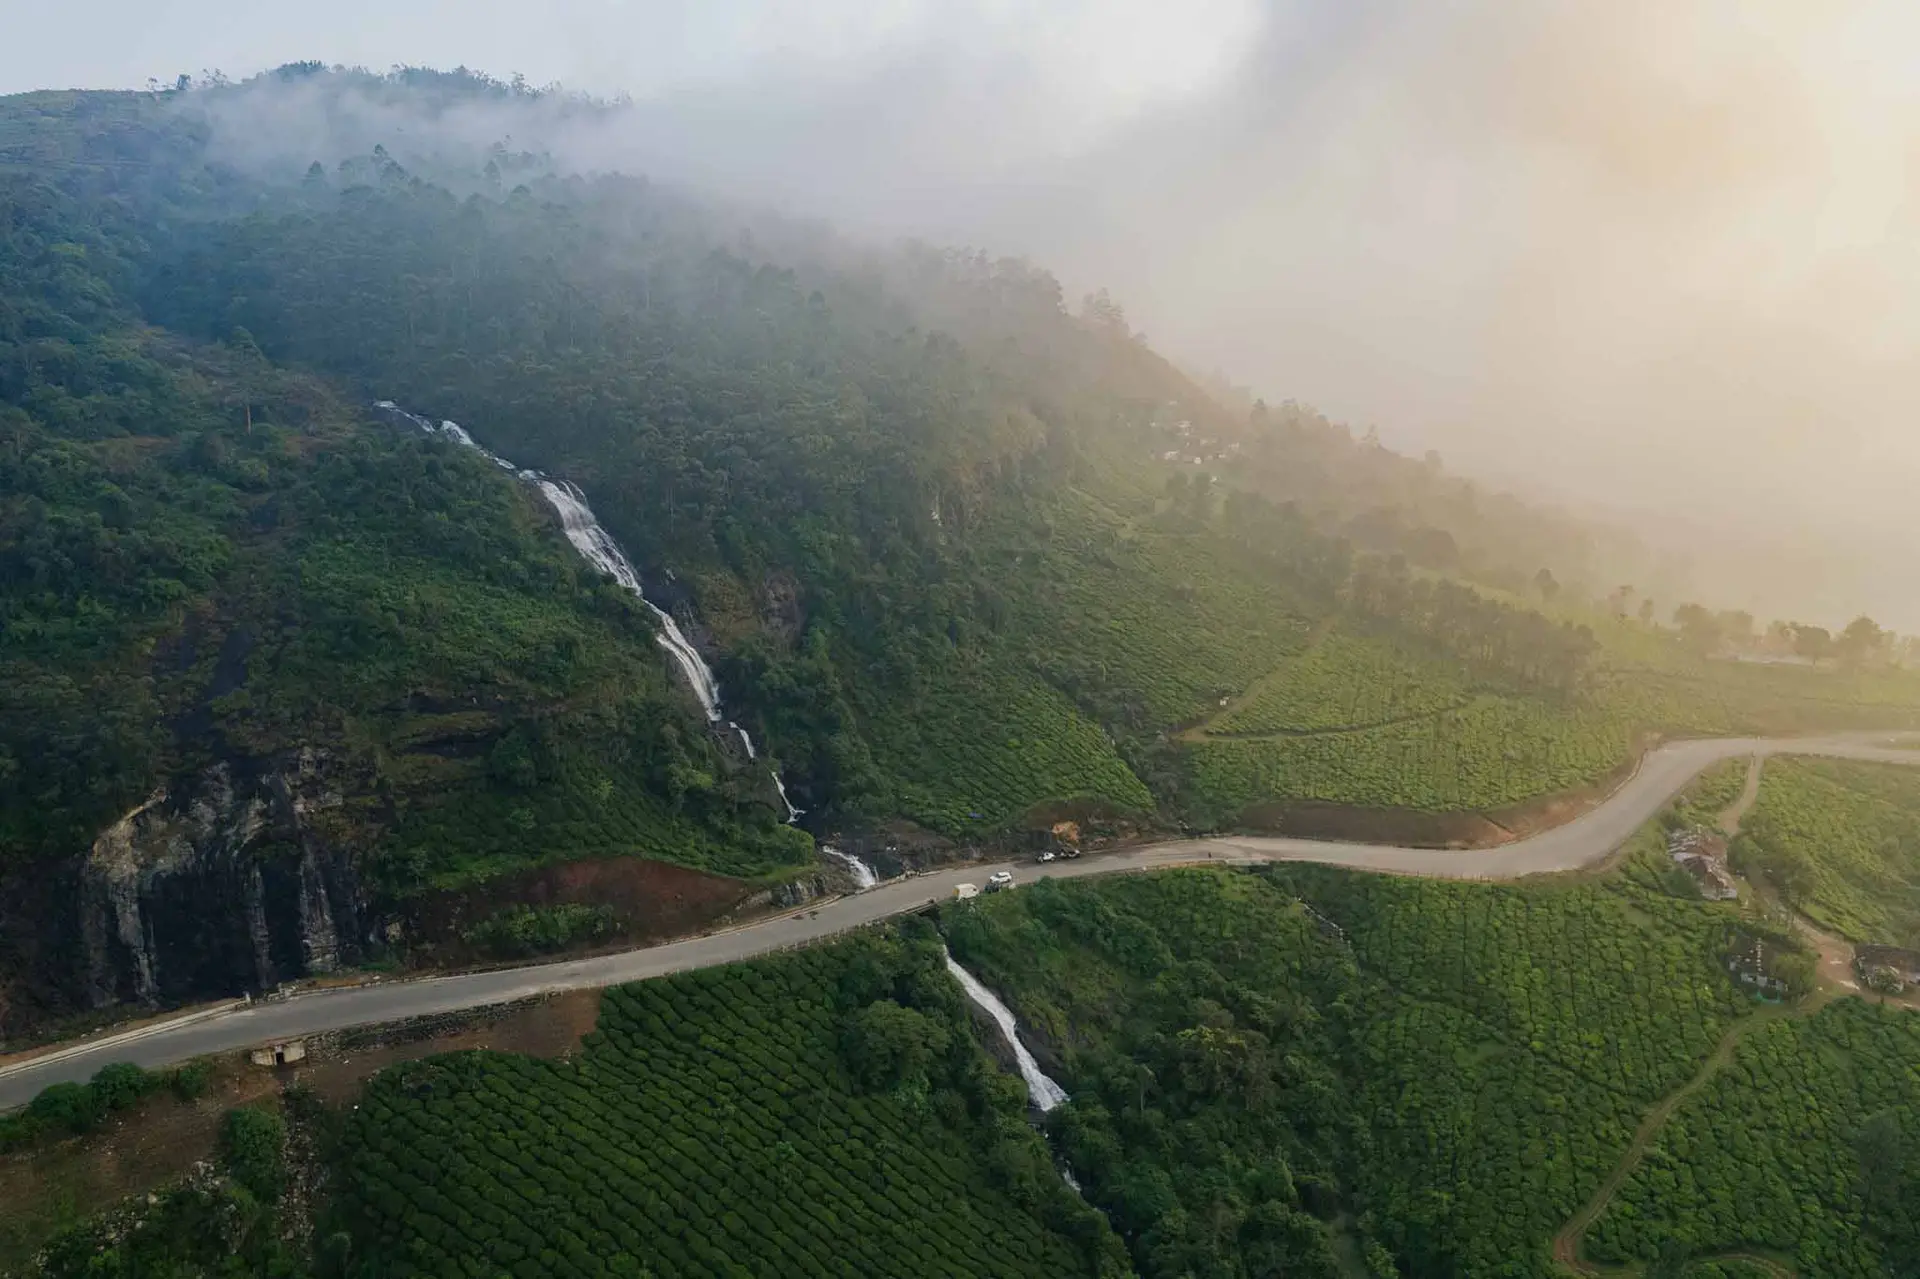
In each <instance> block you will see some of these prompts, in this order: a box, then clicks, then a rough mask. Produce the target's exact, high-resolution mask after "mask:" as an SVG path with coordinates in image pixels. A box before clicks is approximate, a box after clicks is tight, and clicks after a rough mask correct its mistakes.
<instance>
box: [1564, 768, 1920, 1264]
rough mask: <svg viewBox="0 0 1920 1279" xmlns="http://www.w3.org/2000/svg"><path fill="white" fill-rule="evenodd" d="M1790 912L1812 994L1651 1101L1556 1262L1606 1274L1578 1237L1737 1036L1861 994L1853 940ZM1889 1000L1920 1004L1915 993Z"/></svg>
mask: <svg viewBox="0 0 1920 1279" xmlns="http://www.w3.org/2000/svg"><path fill="white" fill-rule="evenodd" d="M1765 767H1766V756H1765V755H1762V754H1759V753H1756V754H1755V755H1754V756H1753V758H1752V759H1751V760H1749V761H1748V764H1747V780H1746V785H1745V786H1743V787H1742V788H1741V791H1740V796H1739V798H1738V799H1736V800H1734V802H1733V803H1732V804H1730V805H1728V806H1727V808H1726V809H1725V811H1723V812H1722V813H1721V814H1720V817H1719V827H1720V829H1721V830H1722V831H1723V832H1725V834H1726V835H1727V837H1728V838H1729V839H1731V838H1733V837H1734V836H1736V835H1738V834H1739V833H1740V823H1741V822H1742V821H1743V820H1744V819H1745V818H1746V816H1747V814H1748V813H1750V812H1752V811H1753V806H1754V804H1756V803H1757V802H1759V799H1760V777H1761V773H1762V770H1764V769H1765ZM1749 888H1750V889H1751V891H1753V892H1755V893H1756V894H1757V893H1759V891H1760V890H1759V889H1758V888H1755V887H1753V886H1752V885H1749ZM1768 900H1771V899H1770V898H1769V899H1768ZM1789 913H1790V915H1791V918H1792V920H1793V926H1794V928H1795V929H1796V930H1797V931H1798V932H1799V933H1800V935H1801V936H1802V937H1803V938H1804V939H1805V940H1806V942H1807V943H1808V945H1810V946H1812V947H1813V948H1814V950H1815V952H1816V953H1817V954H1818V955H1819V957H1820V964H1819V970H1818V983H1817V985H1816V988H1815V990H1814V991H1813V993H1812V994H1810V995H1809V996H1808V997H1807V998H1805V999H1803V1000H1801V1001H1800V1002H1799V1003H1798V1004H1793V1005H1777V1006H1763V1007H1762V1008H1761V1009H1760V1010H1759V1011H1758V1012H1755V1013H1752V1014H1750V1015H1749V1016H1747V1017H1744V1018H1742V1019H1741V1020H1740V1021H1738V1022H1735V1023H1734V1024H1733V1025H1732V1026H1731V1027H1729V1028H1728V1030H1727V1033H1726V1034H1725V1035H1723V1036H1722V1037H1721V1039H1720V1042H1719V1043H1718V1044H1716V1045H1715V1046H1714V1050H1713V1052H1712V1053H1711V1054H1709V1055H1708V1057H1707V1060H1706V1061H1705V1062H1704V1063H1702V1065H1701V1067H1700V1070H1699V1071H1698V1072H1697V1073H1696V1074H1695V1075H1694V1077H1693V1078H1692V1079H1689V1080H1688V1081H1687V1082H1686V1083H1685V1084H1683V1085H1681V1086H1680V1087H1679V1088H1677V1089H1675V1090H1674V1091H1673V1092H1672V1093H1669V1094H1668V1095H1667V1096H1666V1097H1663V1098H1661V1100H1660V1101H1659V1102H1657V1103H1655V1105H1654V1107H1653V1109H1651V1110H1649V1111H1648V1112H1647V1113H1646V1116H1645V1117H1644V1118H1643V1119H1641V1121H1640V1125H1639V1127H1638V1128H1636V1129H1635V1130H1634V1134H1633V1140H1632V1141H1630V1142H1628V1143H1627V1149H1626V1151H1625V1152H1624V1153H1622V1155H1621V1156H1620V1160H1619V1162H1618V1163H1617V1164H1615V1165H1614V1168H1613V1171H1612V1172H1610V1173H1609V1174H1607V1179H1606V1180H1605V1181H1603V1182H1601V1183H1600V1186H1599V1188H1598V1189H1597V1190H1595V1191H1594V1193H1593V1196H1592V1197H1591V1198H1589V1199H1588V1200H1587V1202H1586V1203H1585V1204H1584V1205H1582V1206H1581V1208H1580V1211H1578V1212H1576V1213H1575V1214H1574V1215H1573V1216H1572V1218H1570V1219H1569V1220H1568V1222H1567V1224H1566V1225H1564V1226H1562V1227H1561V1228H1560V1231H1559V1233H1557V1234H1556V1235H1554V1237H1553V1257H1554V1260H1555V1261H1558V1262H1559V1263H1561V1264H1562V1265H1565V1266H1568V1267H1570V1268H1571V1269H1573V1270H1574V1271H1576V1272H1578V1273H1580V1274H1583V1275H1599V1274H1603V1273H1605V1272H1604V1271H1602V1270H1601V1268H1600V1267H1598V1266H1596V1265H1594V1264H1593V1263H1591V1262H1587V1261H1582V1260H1581V1259H1580V1242H1581V1240H1582V1239H1583V1238H1584V1237H1585V1235H1586V1233H1587V1231H1588V1230H1589V1229H1590V1228H1591V1227H1592V1226H1593V1223H1594V1222H1596V1221H1598V1220H1599V1219H1600V1214H1601V1213H1603V1212H1605V1211H1606V1210H1607V1205H1608V1204H1610V1203H1612V1202H1613V1197H1614V1196H1615V1195H1616V1194H1618V1193H1619V1191H1620V1187H1622V1186H1624V1185H1625V1184H1626V1183H1627V1178H1628V1177H1631V1176H1632V1175H1633V1171H1634V1169H1636V1168H1638V1167H1639V1166H1640V1162H1641V1160H1642V1159H1644V1158H1645V1157H1646V1153H1647V1151H1648V1150H1649V1149H1651V1148H1652V1145H1653V1143H1654V1141H1655V1140H1656V1139H1657V1138H1658V1137H1659V1135H1660V1132H1661V1130H1662V1129H1664V1128H1665V1127H1666V1124H1667V1121H1668V1120H1669V1119H1671V1118H1672V1117H1673V1112H1674V1111H1675V1110H1677V1109H1678V1108H1679V1106H1680V1103H1681V1102H1683V1101H1685V1100H1686V1099H1687V1098H1689V1097H1691V1096H1692V1095H1693V1094H1694V1093H1696V1092H1698V1091H1699V1090H1700V1089H1701V1088H1703V1087H1705V1086H1706V1085H1707V1083H1708V1081H1710V1080H1711V1079H1712V1078H1713V1077H1714V1075H1716V1074H1718V1073H1719V1072H1720V1070H1721V1069H1722V1068H1723V1067H1725V1066H1726V1065H1727V1064H1728V1063H1730V1062H1731V1061H1732V1060H1733V1055H1734V1052H1735V1051H1736V1050H1737V1049H1738V1048H1739V1045H1740V1041H1741V1040H1742V1039H1744V1038H1746V1036H1747V1035H1749V1034H1751V1033H1752V1032H1753V1031H1754V1030H1755V1029H1756V1028H1758V1027H1761V1026H1765V1025H1768V1024H1770V1023H1772V1022H1774V1021H1777V1020H1779V1019H1780V1018H1782V1017H1790V1016H1804V1015H1806V1014H1809V1013H1812V1012H1815V1011H1817V1010H1818V1009H1819V1008H1821V1007H1823V1006H1824V1005H1825V1004H1826V1003H1827V1002H1828V1001H1829V1000H1831V999H1833V998H1834V997H1835V996H1836V995H1839V994H1843V993H1844V994H1859V993H1860V985H1859V983H1858V982H1857V981H1855V980H1854V974H1853V944H1852V943H1851V942H1849V941H1847V940H1846V939H1845V938H1841V937H1835V936H1833V935H1832V934H1830V933H1825V932H1822V931H1821V930H1820V929H1818V928H1815V927H1814V926H1813V924H1812V923H1811V922H1809V921H1808V920H1807V919H1806V917H1805V916H1803V915H1801V914H1799V913H1798V912H1797V911H1796V912H1789ZM1890 1002H1894V1003H1900V1004H1905V1005H1907V1006H1909V1007H1913V1008H1920V992H1915V993H1913V994H1910V995H1908V996H1906V997H1904V998H1900V999H1896V1000H1892V1001H1890ZM1722 1255H1723V1256H1725V1257H1727V1258H1736V1257H1737V1258H1738V1259H1740V1260H1743V1261H1750V1262H1753V1263H1756V1264H1758V1265H1760V1266H1762V1267H1763V1268H1765V1269H1766V1270H1768V1271H1769V1272H1771V1273H1773V1274H1775V1275H1779V1276H1784V1277H1785V1279H1792V1277H1793V1275H1794V1273H1795V1272H1794V1271H1793V1270H1792V1269H1791V1268H1789V1267H1786V1266H1782V1265H1780V1264H1779V1263H1778V1262H1775V1261H1772V1260H1769V1259H1767V1258H1763V1257H1759V1256H1757V1255H1754V1254H1751V1253H1727V1254H1722Z"/></svg>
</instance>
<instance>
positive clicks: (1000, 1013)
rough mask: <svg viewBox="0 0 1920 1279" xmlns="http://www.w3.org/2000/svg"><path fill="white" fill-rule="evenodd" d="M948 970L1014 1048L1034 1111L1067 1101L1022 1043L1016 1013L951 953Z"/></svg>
mask: <svg viewBox="0 0 1920 1279" xmlns="http://www.w3.org/2000/svg"><path fill="white" fill-rule="evenodd" d="M947 971H948V972H950V973H952V974H953V979H954V980H955V981H957V982H959V983H960V988H961V989H962V990H964V991H966V992H967V998H968V999H971V1000H972V1001H973V1002H974V1003H976V1004H978V1005H980V1007H982V1008H984V1009H985V1010H986V1012H987V1015H988V1016H989V1017H991V1018H993V1020H994V1023H995V1024H996V1025H998V1026H999V1027H1000V1033H1001V1034H1003V1035H1005V1036H1006V1037H1007V1042H1008V1043H1009V1044H1011V1045H1012V1046H1013V1060H1014V1064H1016V1065H1017V1066H1019V1067H1020V1078H1022V1079H1024V1080H1026V1081H1027V1099H1028V1100H1029V1101H1031V1102H1032V1103H1033V1108H1034V1109H1035V1110H1039V1111H1048V1110H1052V1109H1053V1108H1054V1107H1055V1106H1058V1105H1059V1104H1060V1103H1061V1102H1063V1101H1065V1100H1066V1099H1067V1090H1066V1089H1064V1088H1062V1087H1061V1086H1060V1085H1059V1084H1057V1083H1055V1082H1054V1081H1053V1080H1052V1079H1050V1078H1048V1077H1047V1073H1046V1072H1045V1071H1043V1070H1041V1069H1040V1063H1039V1062H1037V1061H1035V1060H1034V1059H1033V1054H1032V1053H1030V1052H1028V1051H1027V1046H1026V1045H1025V1044H1023V1043H1021V1042H1020V1024H1019V1022H1017V1021H1015V1020H1014V1017H1013V1010H1012V1009H1011V1008H1008V1007H1007V1006H1006V1005H1005V1004H1003V1003H1001V1002H1000V997H999V996H998V995H996V994H994V993H993V992H992V991H991V990H988V989H987V987H986V986H985V985H984V984H983V983H982V982H981V981H980V979H979V978H978V977H975V976H974V975H973V974H972V973H970V972H968V971H967V970H966V969H964V968H962V967H961V966H960V962H959V961H958V960H956V959H955V958H954V957H953V955H952V954H951V953H950V952H949V953H947Z"/></svg>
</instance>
